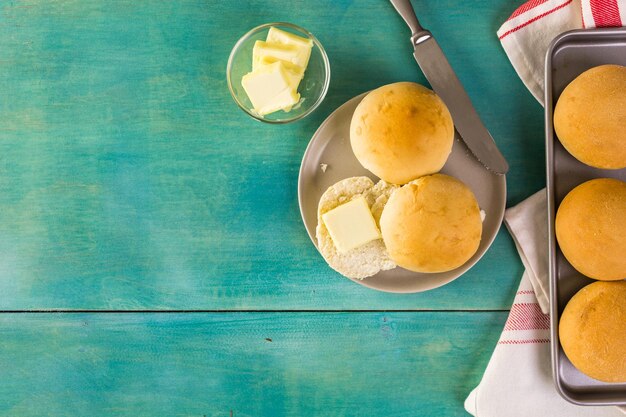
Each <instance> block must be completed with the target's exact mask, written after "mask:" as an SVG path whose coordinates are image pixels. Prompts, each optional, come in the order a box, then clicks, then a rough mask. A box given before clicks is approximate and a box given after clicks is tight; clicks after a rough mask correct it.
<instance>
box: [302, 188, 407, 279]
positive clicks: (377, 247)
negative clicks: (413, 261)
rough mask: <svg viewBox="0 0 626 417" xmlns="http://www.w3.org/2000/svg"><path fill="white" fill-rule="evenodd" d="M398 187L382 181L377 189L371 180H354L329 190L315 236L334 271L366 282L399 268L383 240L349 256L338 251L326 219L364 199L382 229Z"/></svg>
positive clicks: (322, 203)
mask: <svg viewBox="0 0 626 417" xmlns="http://www.w3.org/2000/svg"><path fill="white" fill-rule="evenodd" d="M395 188H396V187H395V186H393V185H390V184H387V183H386V182H384V181H379V182H378V183H377V184H376V185H374V182H373V181H372V180H371V179H369V178H367V177H352V178H346V179H344V180H341V181H339V182H338V183H336V184H334V185H332V186H331V187H329V188H328V189H327V190H326V191H325V192H324V194H322V197H321V198H320V202H319V205H318V208H317V228H316V230H315V235H316V238H317V246H318V249H319V251H320V253H321V254H322V256H323V257H324V259H325V260H326V262H327V263H328V265H330V267H331V268H333V269H334V270H335V271H337V272H339V273H340V274H342V275H344V276H346V277H348V278H356V279H363V278H366V277H369V276H371V275H375V274H377V273H378V272H379V271H381V270H383V271H385V270H388V269H393V268H395V267H396V264H395V262H393V261H392V260H391V259H390V258H389V255H388V254H387V249H386V248H385V245H384V244H383V241H382V240H381V239H377V240H373V241H371V242H369V243H366V244H365V245H362V246H359V247H357V248H354V249H352V250H350V251H348V252H346V253H341V252H340V251H339V250H337V247H336V246H335V244H334V242H333V239H332V237H331V236H330V233H329V232H328V229H327V228H326V225H325V224H324V221H323V219H322V215H323V214H324V213H327V212H329V211H331V210H332V209H334V208H335V207H337V206H340V205H342V204H345V203H347V202H349V201H351V200H353V199H355V198H357V197H360V196H363V197H364V198H365V200H366V201H367V204H368V205H369V207H370V210H371V211H372V215H373V216H374V220H376V224H377V225H378V223H379V220H380V215H381V213H382V211H383V207H384V206H385V203H386V202H387V199H388V198H389V195H390V194H391V192H392V191H393V190H394V189H395Z"/></svg>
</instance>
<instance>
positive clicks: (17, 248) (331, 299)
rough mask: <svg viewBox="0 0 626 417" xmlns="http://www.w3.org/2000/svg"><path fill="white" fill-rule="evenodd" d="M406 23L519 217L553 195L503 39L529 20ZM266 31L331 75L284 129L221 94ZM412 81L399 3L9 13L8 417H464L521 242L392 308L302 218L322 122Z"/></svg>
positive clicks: (2, 262)
mask: <svg viewBox="0 0 626 417" xmlns="http://www.w3.org/2000/svg"><path fill="white" fill-rule="evenodd" d="M414 4H415V6H416V9H417V10H418V13H419V16H420V18H421V20H422V21H423V23H424V25H425V26H427V27H428V28H430V29H431V30H433V31H434V33H435V34H436V36H437V38H438V40H439V42H440V43H441V45H442V47H443V49H444V51H445V52H446V53H447V55H448V57H449V60H450V61H451V63H452V65H453V67H454V68H455V69H456V70H457V73H458V75H459V78H460V79H461V81H462V82H463V83H464V84H465V86H466V88H467V90H468V92H469V94H470V96H471V97H472V99H473V100H474V103H475V105H476V107H477V109H478V111H479V113H480V114H481V116H482V118H483V119H484V121H485V124H486V125H487V126H488V128H489V129H490V130H491V132H492V134H493V136H494V137H495V139H496V141H497V143H498V145H499V147H500V149H501V150H502V151H503V153H504V155H505V156H506V158H507V159H508V161H509V162H510V165H511V171H510V174H509V175H508V177H507V184H508V200H507V202H508V204H509V205H512V204H515V203H517V202H519V201H521V200H523V199H524V198H525V197H526V196H528V195H530V194H531V193H532V192H534V191H536V190H537V189H539V188H541V187H542V186H543V185H544V182H545V181H544V171H543V147H542V111H541V108H540V106H539V105H538V104H537V103H536V102H535V101H534V99H533V98H532V97H531V95H530V94H529V93H528V92H527V91H526V90H525V88H524V87H523V85H522V84H521V82H520V81H519V80H518V78H517V76H516V74H515V72H514V70H513V69H512V67H511V66H510V65H509V63H508V61H507V59H506V57H505V55H504V53H503V51H502V50H501V48H500V45H499V43H498V40H497V37H496V36H495V31H496V29H497V28H498V26H499V24H500V23H501V22H503V21H504V20H505V19H506V17H507V16H508V15H509V14H510V13H511V12H512V10H513V9H514V7H515V5H513V4H511V3H510V2H508V1H505V0H477V1H475V2H472V4H471V5H469V4H468V3H467V2H462V1H459V0H445V1H438V2H427V1H422V0H416V1H415V2H414ZM270 21H290V22H293V23H296V24H299V25H301V26H303V27H305V28H307V29H309V30H310V31H311V32H313V33H314V34H315V35H316V36H317V37H318V38H319V39H320V41H321V42H322V43H323V44H324V46H325V47H326V49H327V52H328V55H329V58H330V62H331V67H332V80H331V86H330V90H329V92H328V96H327V98H326V100H325V101H324V103H323V104H322V105H321V107H320V108H319V109H318V110H317V111H316V112H315V113H313V114H312V115H311V116H309V117H307V118H306V119H304V120H302V121H300V122H297V123H294V124H291V125H286V126H268V125H263V124H260V123H258V122H255V121H253V120H252V119H250V118H249V117H248V116H247V115H245V114H244V113H243V112H241V111H240V110H239V109H238V108H237V107H236V105H235V104H234V103H233V102H232V100H231V98H230V95H229V92H228V89H227V87H226V77H225V68H226V61H227V59H228V54H229V52H230V48H231V47H232V45H233V44H234V43H235V42H236V40H237V39H238V38H239V36H241V35H242V34H243V33H245V32H246V31H247V30H248V29H250V28H252V27H254V26H256V25H258V24H261V23H266V22H270ZM400 80H410V81H417V82H424V78H423V76H422V75H421V74H420V72H419V70H418V68H417V66H416V64H415V63H414V61H413V58H412V56H411V51H410V44H409V43H408V33H407V30H406V27H405V26H404V23H403V22H402V21H401V20H400V18H399V17H398V16H397V15H396V14H395V12H394V11H393V9H392V7H391V6H390V5H389V4H388V2H386V1H383V0H358V1H357V0H355V1H348V0H342V1H326V2H312V1H304V0H298V1H290V2H283V1H279V0H265V1H263V2H259V1H252V0H250V1H241V2H226V1H224V2H216V1H210V0H188V1H178V2H163V1H157V0H146V1H140V2H136V1H121V0H120V1H110V2H100V1H97V0H81V1H76V0H55V1H47V0H46V1H44V0H10V1H5V2H2V3H1V4H0V92H1V93H0V310H1V311H2V314H0V370H1V371H0V372H1V373H0V375H1V378H0V415H2V416H66V415H93V416H96V415H103V416H104V415H123V416H143V415H145V416H155V415H164V416H165V415H166V416H204V415H206V416H213V415H215V416H220V415H221V416H280V415H290V416H306V415H318V416H344V415H346V416H348V415H354V416H368V415H372V416H381V415H385V416H463V415H466V413H465V411H464V410H463V407H462V403H463V400H464V398H465V396H466V395H467V394H468V392H469V391H470V390H471V389H472V388H473V386H475V384H477V383H478V381H479V380H480V377H481V375H482V372H483V370H484V367H485V366H486V364H487V362H488V359H489V356H490V354H491V351H492V350H493V348H494V346H495V343H496V341H497V338H498V335H499V332H500V330H501V328H502V325H503V324H504V321H505V320H506V316H507V311H508V309H509V306H510V304H511V302H512V299H513V296H514V293H515V290H516V287H517V284H518V282H519V278H520V276H521V274H522V271H523V267H522V265H521V263H520V262H519V259H518V258H517V255H516V252H515V248H514V244H513V242H512V240H511V239H510V237H509V236H508V234H507V233H506V231H505V230H504V229H502V230H501V231H500V233H499V235H498V237H497V239H496V241H495V242H494V244H493V246H492V248H491V249H490V251H489V252H488V253H487V254H486V256H485V257H484V258H483V259H482V260H481V261H480V262H479V263H478V264H477V265H476V266H475V267H474V268H473V269H472V270H471V271H469V272H468V273H467V274H465V275H464V276H463V277H461V278H460V279H458V280H456V281H454V282H453V283H451V284H449V285H447V286H445V287H442V288H440V289H437V290H434V291H430V292H427V293H422V294H411V295H395V294H386V293H381V292H375V291H372V290H369V289H367V288H364V287H361V286H359V285H356V284H354V283H352V282H350V281H348V280H347V279H345V278H342V277H341V276H339V275H337V274H336V273H334V272H333V271H332V270H330V269H329V268H328V267H327V266H326V264H325V262H324V261H323V259H322V258H321V257H320V255H319V254H318V253H317V251H316V250H315V248H314V247H313V245H312V244H311V243H310V241H309V238H308V236H307V234H306V232H305V229H304V226H303V225H302V222H301V219H300V214H299V210H298V203H297V195H296V194H297V177H298V169H299V164H300V160H301V157H302V154H303V152H304V149H305V148H306V145H307V143H308V141H309V139H310V137H311V136H312V134H313V133H314V131H315V130H316V128H317V127H318V125H319V124H320V123H321V122H322V121H323V120H324V119H325V118H326V117H327V116H328V115H329V114H330V113H331V112H332V111H333V110H334V109H335V108H336V107H338V106H339V105H340V104H342V103H343V102H344V101H346V100H347V99H349V98H351V97H353V96H355V95H357V94H359V93H361V92H364V91H366V90H369V89H372V88H374V87H377V86H380V85H383V84H386V83H390V82H394V81H400Z"/></svg>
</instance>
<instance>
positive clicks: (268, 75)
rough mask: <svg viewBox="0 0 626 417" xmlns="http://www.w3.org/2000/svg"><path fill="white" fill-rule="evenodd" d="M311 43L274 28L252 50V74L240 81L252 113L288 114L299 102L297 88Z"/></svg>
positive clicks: (304, 69) (309, 52)
mask: <svg viewBox="0 0 626 417" xmlns="http://www.w3.org/2000/svg"><path fill="white" fill-rule="evenodd" d="M312 48H313V42H312V41H311V40H310V39H306V38H302V37H300V36H296V35H294V34H292V33H289V32H285V31H283V30H280V29H276V28H275V27H271V28H270V29H269V31H268V34H267V38H266V40H265V41H260V40H259V41H256V42H255V43H254V47H253V48H252V72H250V73H248V74H246V75H244V77H243V78H242V80H241V85H242V86H243V88H244V90H245V91H246V94H248V97H249V98H250V101H251V102H252V106H253V107H254V111H255V112H256V113H257V114H259V115H261V116H264V115H266V114H269V113H273V112H275V111H278V110H283V111H286V112H288V111H291V109H292V107H293V106H294V105H295V104H297V103H298V102H299V101H300V94H299V93H298V87H299V85H300V81H302V78H303V77H304V72H305V71H306V67H307V65H308V64H309V58H310V57H311V49H312Z"/></svg>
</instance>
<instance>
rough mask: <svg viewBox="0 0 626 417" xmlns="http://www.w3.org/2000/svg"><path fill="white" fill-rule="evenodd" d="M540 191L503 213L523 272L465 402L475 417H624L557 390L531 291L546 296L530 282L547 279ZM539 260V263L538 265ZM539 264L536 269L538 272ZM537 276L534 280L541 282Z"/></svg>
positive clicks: (544, 321)
mask: <svg viewBox="0 0 626 417" xmlns="http://www.w3.org/2000/svg"><path fill="white" fill-rule="evenodd" d="M545 212H546V197H545V191H540V192H539V193H537V194H535V195H533V196H531V197H530V198H528V199H527V200H525V201H524V202H522V203H521V204H519V205H517V206H515V207H512V208H510V209H508V210H507V211H506V214H505V221H506V223H507V225H508V227H509V230H510V232H511V234H512V235H513V236H514V239H515V242H516V245H517V247H518V249H519V251H520V256H521V257H522V259H523V260H524V265H525V266H526V272H525V273H524V275H523V277H522V282H521V283H520V286H519V289H518V290H517V294H516V296H515V301H514V302H513V306H512V307H511V312H510V313H509V317H508V319H507V321H506V324H505V325H504V330H503V331H502V335H501V336H500V340H499V341H498V344H497V345H496V349H495V351H494V352H493V355H492V356H491V359H490V360H489V364H488V365H487V369H486V370H485V374H484V375H483V379H482V381H481V382H480V384H479V385H478V387H476V388H475V389H474V390H473V391H472V392H471V393H470V395H469V397H468V398H467V399H466V400H465V409H466V410H467V411H468V412H469V413H470V414H472V415H474V416H476V417H624V414H623V413H626V409H623V411H620V408H618V407H581V406H577V405H574V404H571V403H569V402H567V401H566V400H564V399H563V398H561V396H560V395H559V394H558V393H557V391H556V388H555V386H554V382H553V380H552V367H551V359H550V318H549V316H548V315H547V314H544V312H542V311H541V307H540V305H539V302H538V299H537V295H539V294H542V295H541V297H543V299H544V300H547V288H548V287H547V281H545V282H544V284H545V287H542V286H539V287H537V286H536V285H535V284H533V283H531V279H530V277H531V276H532V275H533V274H537V273H539V274H540V275H541V276H546V279H547V261H545V258H546V253H547V249H546V252H544V253H543V254H542V253H541V252H540V250H543V249H542V248H545V247H546V243H545V240H546V237H547V231H546V230H547V219H546V214H545ZM542 262H543V263H545V265H541V264H542ZM538 268H540V269H541V270H540V272H537V271H538ZM542 282H543V281H542V279H539V280H537V283H540V284H541V283H542Z"/></svg>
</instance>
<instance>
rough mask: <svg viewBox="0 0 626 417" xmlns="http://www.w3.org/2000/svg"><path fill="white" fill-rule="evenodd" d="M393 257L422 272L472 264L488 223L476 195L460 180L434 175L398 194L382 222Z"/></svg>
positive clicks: (392, 198) (381, 226)
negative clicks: (484, 221) (470, 260)
mask: <svg viewBox="0 0 626 417" xmlns="http://www.w3.org/2000/svg"><path fill="white" fill-rule="evenodd" d="M380 229H381V233H382V236H383V241H384V242H385V245H386V246H387V251H388V252H389V257H390V258H391V259H392V260H393V261H394V262H396V263H397V264H398V265H399V266H401V267H403V268H406V269H409V270H411V271H416V272H445V271H450V270H452V269H455V268H458V267H459V266H461V265H463V264H464V263H465V262H467V261H468V260H469V259H470V258H471V257H472V255H474V253H476V250H477V249H478V245H479V244H480V238H481V234H482V221H481V218H480V209H479V208H478V202H477V201H476V198H475V197H474V194H473V193H472V191H471V190H470V189H469V188H468V187H467V186H466V185H465V184H463V183H462V182H461V181H459V180H457V179H456V178H453V177H450V176H448V175H443V174H435V175H428V176H425V177H421V178H419V179H417V180H415V181H412V182H410V183H408V184H406V185H405V186H403V187H402V188H399V189H397V190H395V191H394V192H393V193H392V194H391V197H390V198H389V201H388V202H387V205H385V208H384V209H383V214H382V216H381V218H380Z"/></svg>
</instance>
